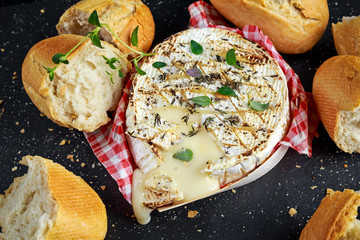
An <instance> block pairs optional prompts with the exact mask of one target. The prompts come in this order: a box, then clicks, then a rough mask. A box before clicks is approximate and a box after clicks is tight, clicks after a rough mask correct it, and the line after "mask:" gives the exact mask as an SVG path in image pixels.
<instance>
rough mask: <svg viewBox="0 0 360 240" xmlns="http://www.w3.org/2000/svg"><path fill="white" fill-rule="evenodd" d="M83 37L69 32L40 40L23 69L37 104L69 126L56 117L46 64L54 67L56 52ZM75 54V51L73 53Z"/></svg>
mask: <svg viewBox="0 0 360 240" xmlns="http://www.w3.org/2000/svg"><path fill="white" fill-rule="evenodd" d="M82 38H83V37H82V36H78V35H68V34H67V35H61V36H56V37H52V38H48V39H45V40H42V41H40V42H38V43H37V44H35V45H34V46H33V47H32V48H31V49H30V50H29V52H28V53H27V55H26V57H25V59H24V62H23V65H22V70H21V73H22V74H21V75H22V82H23V85H24V89H25V91H26V93H27V94H28V95H29V97H30V99H31V100H32V101H33V103H34V104H35V106H36V107H37V108H38V109H39V110H40V111H41V112H42V113H44V114H45V115H46V116H47V117H48V118H49V119H51V120H52V121H54V122H55V123H57V124H59V125H60V126H63V127H68V128H69V127H71V126H70V125H69V124H67V123H66V122H62V121H59V120H58V118H57V117H56V112H55V111H56V110H55V109H54V108H53V106H52V104H51V101H50V98H49V91H50V90H49V87H48V84H47V81H50V79H49V76H48V73H47V71H46V70H45V69H44V66H46V67H49V68H53V67H54V66H55V64H54V63H53V62H52V60H51V58H52V56H54V54H56V53H67V52H68V51H69V50H70V49H72V48H73V47H74V46H75V45H76V44H77V43H79V42H80V41H81V39H82ZM59 43H61V44H59ZM75 51H78V50H75ZM73 54H74V52H73V53H72V54H71V55H73ZM71 55H70V56H69V58H70V57H71ZM104 124H105V123H104Z"/></svg>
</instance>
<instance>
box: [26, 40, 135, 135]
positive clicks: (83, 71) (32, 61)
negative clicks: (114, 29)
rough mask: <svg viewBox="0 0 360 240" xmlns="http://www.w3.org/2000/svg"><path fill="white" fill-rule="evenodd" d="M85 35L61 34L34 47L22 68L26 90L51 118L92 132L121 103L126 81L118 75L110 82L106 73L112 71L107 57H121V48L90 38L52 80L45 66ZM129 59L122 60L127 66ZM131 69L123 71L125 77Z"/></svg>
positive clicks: (105, 121)
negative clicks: (94, 42)
mask: <svg viewBox="0 0 360 240" xmlns="http://www.w3.org/2000/svg"><path fill="white" fill-rule="evenodd" d="M82 38H83V37H82V36H79V35H68V34H66V35H60V36H56V37H52V38H48V39H45V40H43V41H41V42H39V43H37V44H35V45H34V46H33V47H32V48H31V49H30V51H29V52H28V54H27V56H26V58H25V60H24V63H23V66H22V80H23V84H24V88H25V90H26V92H27V93H28V95H29V97H30V98H31V100H32V101H33V102H34V104H35V105H36V106H37V107H38V108H39V110H40V111H41V112H43V113H44V114H45V115H46V116H47V117H48V118H50V119H51V120H53V121H54V122H56V123H58V124H59V125H61V126H64V127H72V128H76V129H78V130H80V131H86V132H92V131H94V130H96V129H97V128H99V127H100V126H102V125H104V124H106V123H107V122H109V121H110V118H109V117H108V115H107V111H111V110H115V109H116V106H117V104H118V102H119V99H120V95H121V91H122V87H123V80H124V79H123V78H120V77H119V76H118V74H115V75H114V77H113V81H114V83H111V81H110V77H109V75H108V74H107V73H106V71H108V72H110V73H112V72H113V70H112V69H111V68H110V67H109V66H108V65H107V64H106V61H105V60H104V59H103V55H104V56H106V57H107V58H111V57H119V56H122V53H121V52H120V51H119V49H117V48H115V47H114V46H113V45H111V44H109V43H107V42H103V43H102V44H103V46H104V48H103V49H100V48H98V47H96V46H94V45H92V43H91V41H90V40H89V39H87V40H86V41H85V42H84V43H83V44H81V45H80V46H79V47H78V48H77V49H76V50H75V51H74V52H73V53H71V54H70V55H69V56H68V58H67V59H68V60H69V64H67V65H66V64H60V65H59V67H58V68H57V69H56V70H55V76H54V79H53V80H52V81H51V80H50V78H49V74H48V73H47V72H46V70H45V69H44V67H54V66H55V64H54V63H53V62H52V60H51V58H52V56H53V55H54V54H56V53H67V52H68V51H69V50H70V49H71V48H73V47H74V46H75V45H76V44H77V43H79V42H80V40H81V39H82ZM126 61H127V60H126V58H125V57H123V58H121V59H120V62H121V64H125V65H126ZM128 69H129V67H128V65H126V66H125V67H124V69H123V71H122V72H123V73H124V75H125V74H126V72H127V71H128Z"/></svg>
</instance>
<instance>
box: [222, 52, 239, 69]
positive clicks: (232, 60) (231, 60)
mask: <svg viewBox="0 0 360 240" xmlns="http://www.w3.org/2000/svg"><path fill="white" fill-rule="evenodd" d="M225 60H226V63H227V64H229V65H230V66H235V67H237V68H239V69H242V67H240V66H238V65H237V61H236V55H235V49H234V48H233V49H230V50H229V51H228V52H227V53H226V58H225Z"/></svg>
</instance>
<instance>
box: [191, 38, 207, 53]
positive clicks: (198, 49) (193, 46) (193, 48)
mask: <svg viewBox="0 0 360 240" xmlns="http://www.w3.org/2000/svg"><path fill="white" fill-rule="evenodd" d="M190 48H191V52H192V53H193V54H195V55H200V54H201V53H202V52H203V51H204V49H203V47H202V46H201V45H200V44H199V43H198V42H196V41H194V40H191V41H190Z"/></svg>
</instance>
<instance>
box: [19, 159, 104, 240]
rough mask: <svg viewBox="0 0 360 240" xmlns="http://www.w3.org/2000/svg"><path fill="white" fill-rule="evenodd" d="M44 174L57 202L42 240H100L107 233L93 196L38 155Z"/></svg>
mask: <svg viewBox="0 0 360 240" xmlns="http://www.w3.org/2000/svg"><path fill="white" fill-rule="evenodd" d="M25 158H27V159H29V160H32V159H34V158H37V159H38V160H40V161H43V162H44V164H45V165H46V168H47V171H48V176H47V177H48V185H49V189H50V192H51V193H52V197H53V198H54V200H55V201H56V203H57V214H56V215H57V216H56V220H55V223H54V226H53V228H51V229H50V230H49V232H48V233H47V235H46V239H49V240H50V239H51V240H70V239H74V240H75V239H94V240H95V239H99V240H100V239H104V238H105V235H106V232H107V216H106V209H105V205H104V204H103V203H102V201H101V199H100V198H99V196H98V195H97V193H96V192H95V191H94V190H93V189H92V188H91V187H90V186H89V185H88V184H87V183H86V182H85V181H84V180H82V179H81V178H80V177H78V176H76V175H74V174H73V173H72V172H70V171H68V170H66V169H65V168H64V167H63V166H61V165H60V164H57V163H54V162H53V161H51V160H49V159H45V158H42V157H39V156H34V157H32V156H26V157H25Z"/></svg>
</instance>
